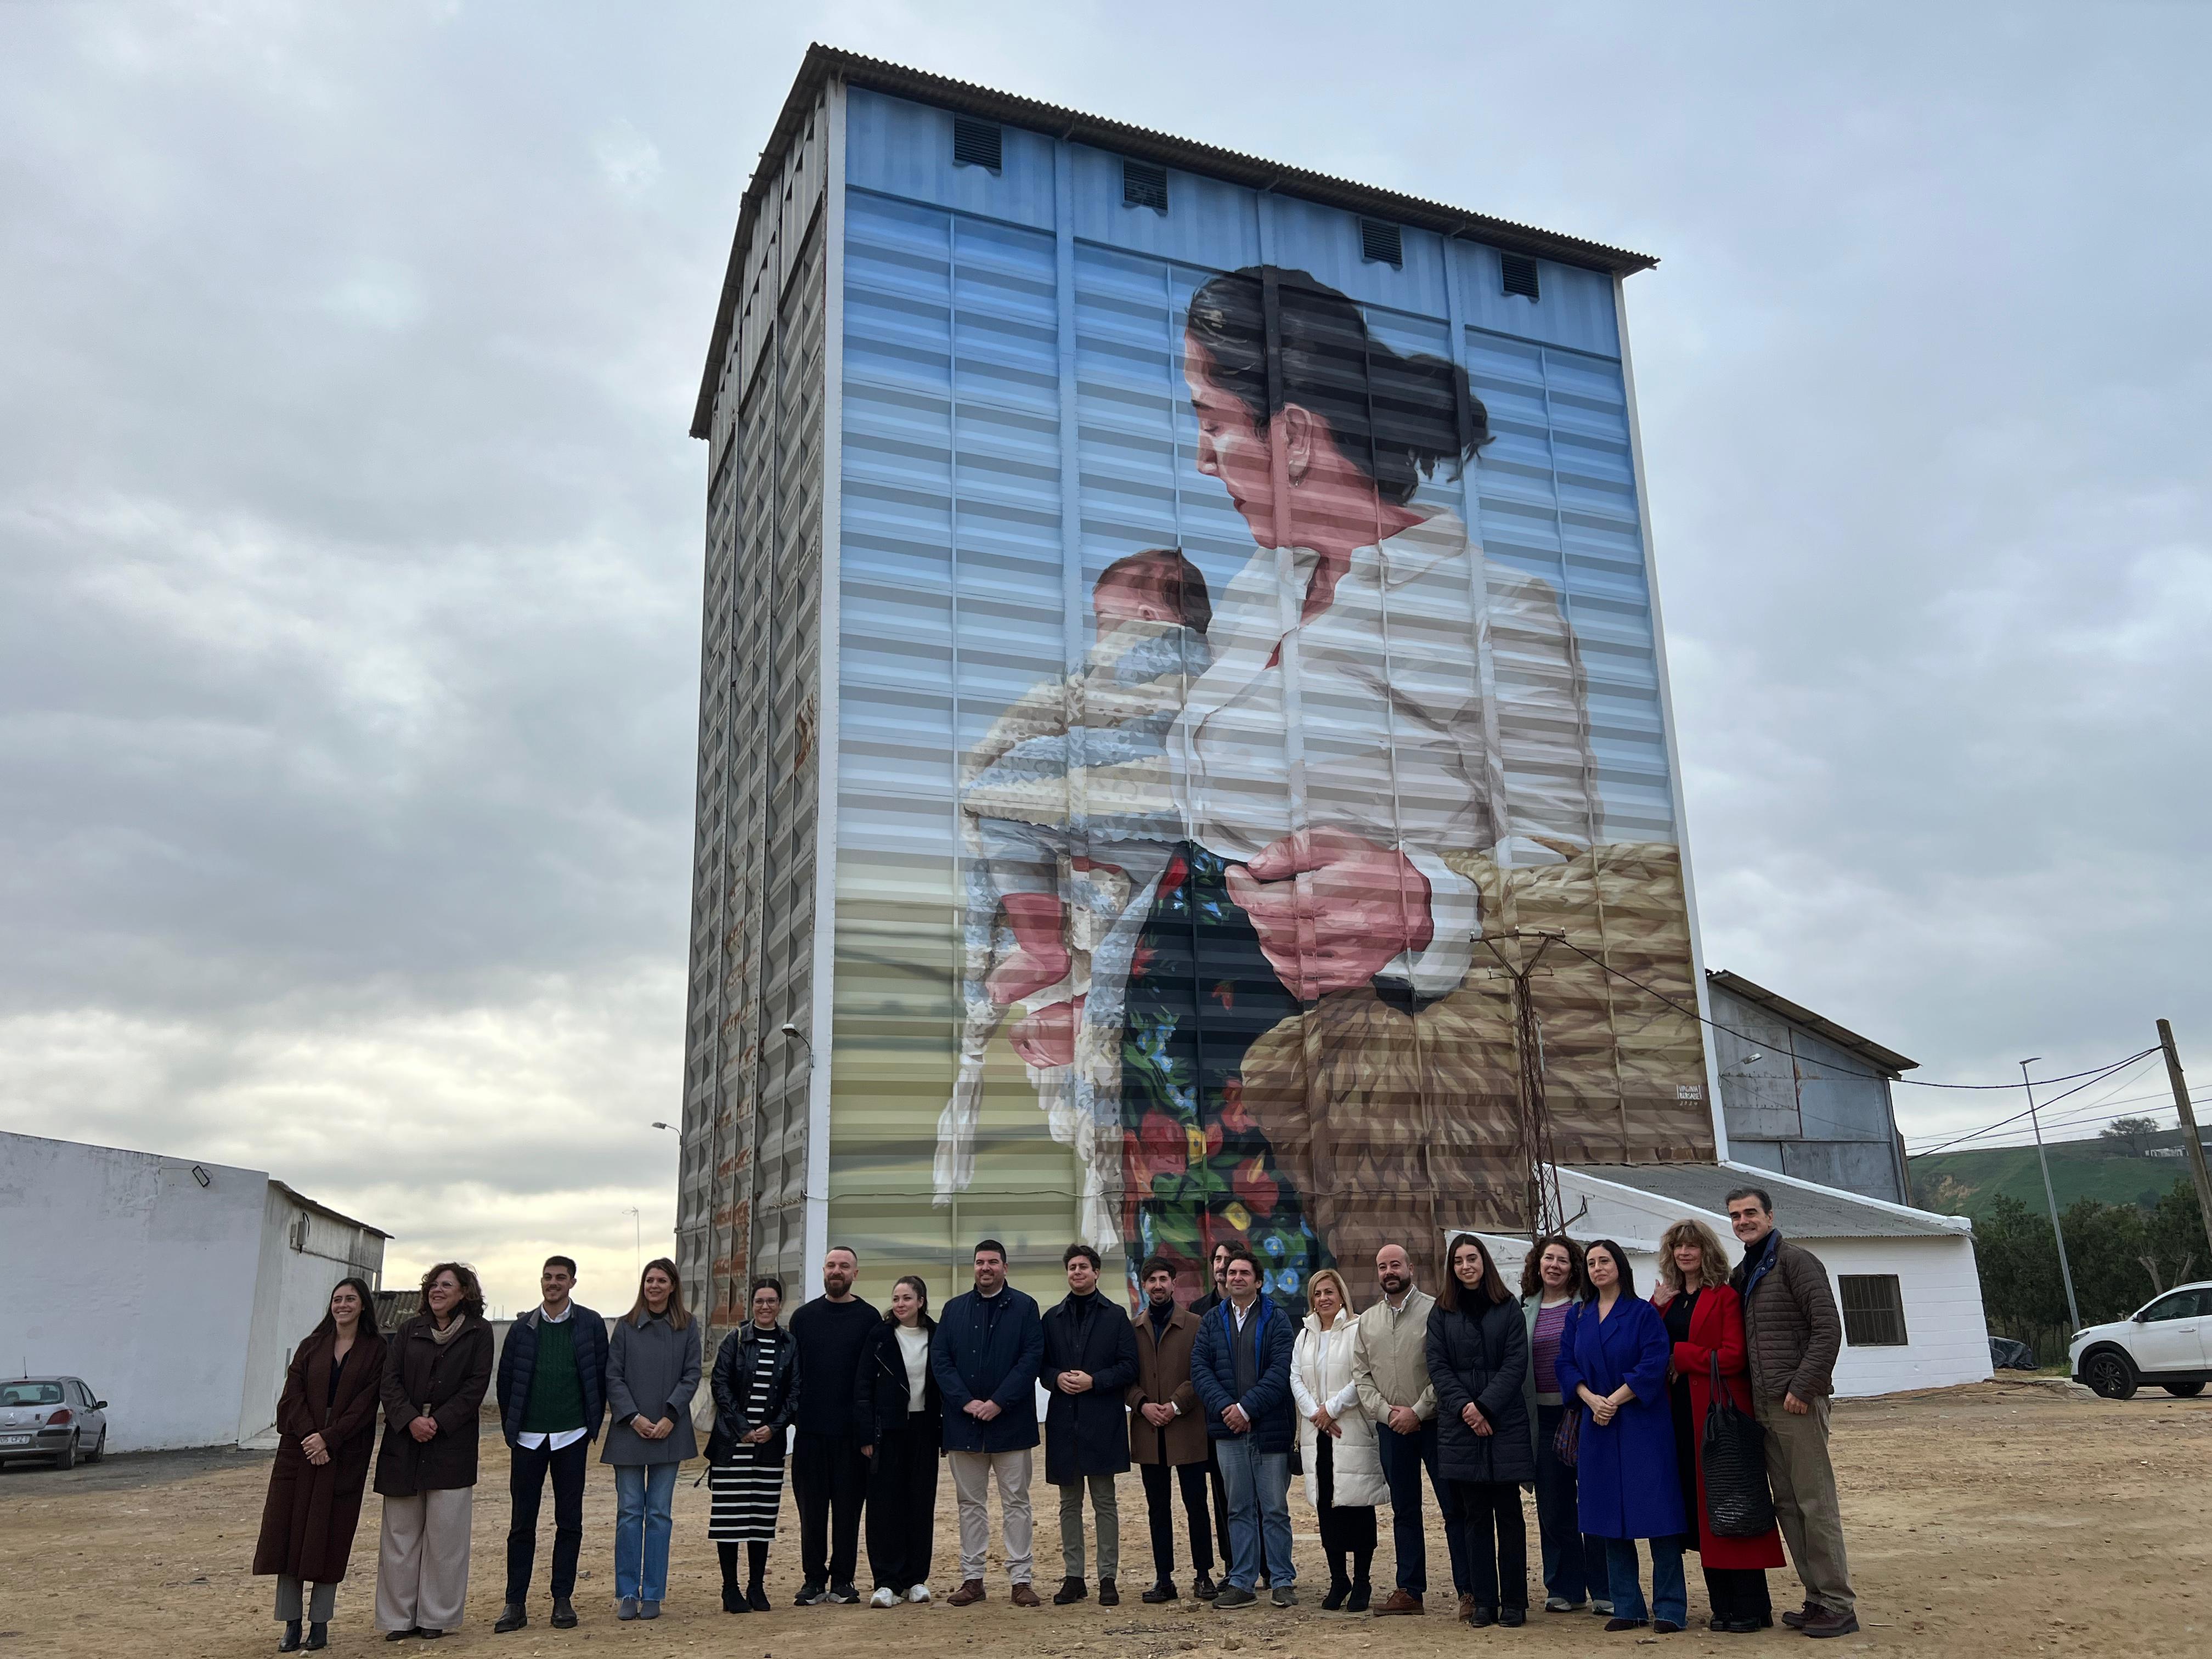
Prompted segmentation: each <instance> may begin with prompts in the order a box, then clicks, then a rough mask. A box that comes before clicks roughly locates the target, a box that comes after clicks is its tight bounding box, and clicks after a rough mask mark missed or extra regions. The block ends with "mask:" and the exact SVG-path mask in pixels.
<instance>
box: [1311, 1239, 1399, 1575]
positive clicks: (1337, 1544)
mask: <svg viewBox="0 0 2212 1659" xmlns="http://www.w3.org/2000/svg"><path fill="white" fill-rule="evenodd" d="M1306 1301H1307V1303H1308V1304H1309V1305H1310V1306H1311V1308H1312V1309H1313V1311H1312V1312H1311V1313H1310V1314H1308V1315H1307V1316H1305V1322H1304V1324H1302V1325H1300V1326H1299V1328H1298V1340H1297V1343H1296V1344H1295V1345H1294V1346H1292V1348H1291V1398H1292V1399H1293V1400H1294V1401H1297V1408H1298V1450H1299V1452H1300V1454H1301V1455H1302V1458H1303V1460H1304V1464H1305V1471H1306V1501H1307V1502H1308V1503H1310V1504H1312V1505H1313V1506H1314V1509H1315V1510H1316V1512H1317V1513H1318V1514H1319V1515H1320V1516H1321V1547H1322V1549H1323V1550H1324V1551H1325V1552H1326V1553H1328V1595H1325V1596H1324V1597H1322V1604H1321V1605H1322V1611H1323V1612H1325V1613H1334V1612H1335V1611H1336V1610H1337V1609H1338V1608H1340V1607H1341V1608H1342V1609H1343V1610H1344V1611H1345V1612H1346V1613H1364V1612H1366V1611H1367V1604H1368V1600H1369V1597H1370V1594H1371V1588H1370V1584H1369V1583H1368V1571H1369V1569H1370V1567H1372V1566H1373V1565H1374V1562H1375V1506H1376V1504H1381V1503H1384V1502H1386V1501H1388V1499H1389V1486H1388V1485H1387V1484H1385V1482H1384V1481H1383V1460H1382V1455H1381V1454H1380V1453H1379V1452H1378V1451H1377V1450H1376V1445H1375V1425H1374V1424H1373V1423H1372V1422H1370V1420H1369V1419H1368V1416H1367V1412H1366V1409H1365V1408H1364V1407H1362V1406H1361V1405H1360V1403H1359V1391H1358V1389H1356V1388H1354V1387H1353V1386H1352V1332H1353V1329H1354V1321H1353V1319H1352V1293H1351V1291H1349V1290H1348V1289H1347V1288H1346V1285H1345V1282H1344V1275H1343V1274H1341V1273H1338V1272H1337V1270H1336V1269H1335V1268H1334V1267H1322V1268H1318V1269H1316V1271H1315V1273H1314V1274H1313V1276H1312V1277H1311V1278H1310V1279H1307V1280H1306ZM1346 1556H1349V1557H1350V1558H1351V1570H1350V1571H1348V1572H1347V1571H1346V1567H1345V1558H1346Z"/></svg>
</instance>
